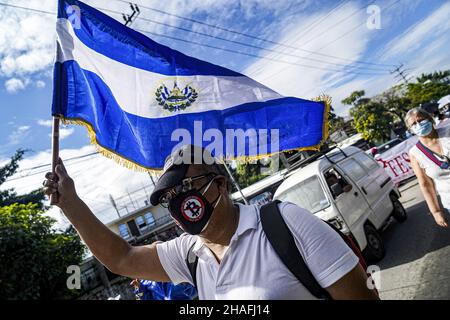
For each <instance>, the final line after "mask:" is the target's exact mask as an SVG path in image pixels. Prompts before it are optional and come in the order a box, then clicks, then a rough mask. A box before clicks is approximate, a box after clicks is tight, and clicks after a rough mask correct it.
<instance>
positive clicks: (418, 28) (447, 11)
mask: <svg viewBox="0 0 450 320" xmlns="http://www.w3.org/2000/svg"><path fill="white" fill-rule="evenodd" d="M449 16H450V2H448V1H447V2H445V3H444V4H443V5H442V6H441V7H439V8H437V9H436V10H435V11H434V12H433V13H431V14H430V15H429V16H428V17H426V18H425V19H424V20H423V21H420V22H418V23H416V24H415V25H413V26H412V27H410V28H408V29H407V30H406V31H405V32H404V33H403V34H401V35H399V36H397V37H396V38H394V39H392V40H391V41H390V42H389V43H387V44H386V45H385V48H387V51H386V52H385V54H384V55H385V56H386V57H393V56H398V55H401V54H411V53H412V52H415V51H417V50H419V49H421V48H424V47H425V48H426V47H427V46H428V45H429V44H432V43H433V42H434V41H436V40H442V38H444V39H445V38H447V39H448V33H449V32H450V19H448V17H449ZM447 43H448V42H447Z"/></svg>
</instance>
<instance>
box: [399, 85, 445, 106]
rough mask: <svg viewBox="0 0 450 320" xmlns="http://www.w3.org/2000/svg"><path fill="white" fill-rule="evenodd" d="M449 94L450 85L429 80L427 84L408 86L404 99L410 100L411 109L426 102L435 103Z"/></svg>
mask: <svg viewBox="0 0 450 320" xmlns="http://www.w3.org/2000/svg"><path fill="white" fill-rule="evenodd" d="M448 94H450V85H449V84H448V83H445V82H440V81H435V82H433V81H432V80H430V81H429V82H416V83H410V84H408V89H407V92H406V97H407V98H408V99H409V100H411V105H412V107H418V106H419V105H420V104H423V103H427V102H432V101H434V102H436V101H438V100H439V99H440V98H442V97H444V96H446V95H448Z"/></svg>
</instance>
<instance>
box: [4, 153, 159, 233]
mask: <svg viewBox="0 0 450 320" xmlns="http://www.w3.org/2000/svg"><path fill="white" fill-rule="evenodd" d="M93 152H95V148H94V147H93V146H85V147H82V148H79V149H62V150H61V151H60V157H61V158H62V159H63V161H65V165H66V168H67V171H68V173H69V175H70V176H71V177H72V178H73V179H74V181H75V186H76V189H77V193H78V194H79V196H80V197H81V199H83V201H84V202H85V203H86V204H87V205H88V206H89V207H90V208H91V210H92V211H93V212H94V214H96V215H97V217H98V218H99V219H101V220H102V221H103V222H108V221H111V220H113V219H115V218H117V212H116V211H115V210H114V208H113V207H112V205H111V202H110V199H109V195H110V194H111V195H112V196H113V197H114V199H115V200H116V202H117V205H118V206H119V207H120V208H121V209H120V213H121V215H124V214H126V213H127V212H128V211H129V212H131V211H132V210H134V209H135V205H136V206H143V205H144V201H145V200H146V199H148V198H147V196H148V195H149V194H150V192H151V190H152V188H153V186H152V183H151V180H150V178H149V176H148V174H147V173H143V172H135V171H132V170H129V169H126V168H124V167H122V166H120V165H118V164H117V163H115V162H114V161H113V160H110V159H108V158H106V157H103V156H101V155H93V156H90V157H86V158H82V159H74V160H71V161H68V160H67V159H70V158H74V157H79V156H80V155H86V154H90V153H93ZM6 161H7V159H0V163H3V162H6ZM50 162H51V151H50V150H47V151H42V152H39V153H37V154H34V155H28V156H27V154H26V157H25V159H23V160H22V161H21V162H20V167H19V169H18V171H21V170H24V169H28V168H33V167H36V166H40V165H43V164H49V163H50ZM46 170H48V171H50V166H47V167H43V168H38V169H34V170H25V171H22V172H19V173H17V174H16V175H14V176H13V177H11V178H10V179H15V180H11V181H7V182H5V183H4V184H3V185H1V186H0V189H2V190H4V189H9V188H15V189H16V190H17V192H18V193H19V194H24V193H27V192H30V191H32V190H35V189H37V188H40V187H41V186H42V181H43V180H44V179H45V177H44V176H45V173H46V172H47V171H46ZM35 173H37V174H35ZM20 177H22V178H20ZM16 178H19V179H16ZM144 187H145V190H144V189H143V188H144ZM138 189H142V190H140V191H137V192H134V191H136V190H138ZM128 193H130V195H131V198H132V199H133V203H131V201H130V197H129V196H128ZM124 206H127V208H125V207H124ZM50 213H51V216H52V217H55V218H57V219H58V220H59V222H60V223H66V222H64V219H61V218H60V217H59V210H58V209H57V207H53V208H52V210H50ZM59 227H62V226H61V225H60V226H59Z"/></svg>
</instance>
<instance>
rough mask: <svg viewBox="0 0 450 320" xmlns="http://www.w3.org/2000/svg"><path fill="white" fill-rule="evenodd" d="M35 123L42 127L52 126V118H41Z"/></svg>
mask: <svg viewBox="0 0 450 320" xmlns="http://www.w3.org/2000/svg"><path fill="white" fill-rule="evenodd" d="M37 124H38V125H40V126H43V127H50V128H51V127H52V125H53V121H52V120H43V119H39V120H38V121H37Z"/></svg>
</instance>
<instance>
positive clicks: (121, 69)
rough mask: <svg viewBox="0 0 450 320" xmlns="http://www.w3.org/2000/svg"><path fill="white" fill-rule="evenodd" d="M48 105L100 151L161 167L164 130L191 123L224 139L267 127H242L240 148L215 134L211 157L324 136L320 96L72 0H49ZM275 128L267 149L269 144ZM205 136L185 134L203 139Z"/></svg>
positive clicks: (299, 145) (168, 144) (167, 148)
mask: <svg viewBox="0 0 450 320" xmlns="http://www.w3.org/2000/svg"><path fill="white" fill-rule="evenodd" d="M299 76H301V75H299ZM299 89H301V88H299ZM52 114H53V116H59V117H60V118H61V119H64V120H66V121H68V122H74V123H80V124H83V125H85V126H86V127H87V128H88V130H89V133H90V136H91V139H92V142H93V143H95V144H96V145H97V146H98V147H99V149H100V150H101V151H102V152H103V153H104V154H109V155H110V156H112V155H113V156H114V157H117V156H118V157H119V158H120V159H121V160H122V162H123V163H126V164H128V165H131V166H135V167H139V168H145V169H161V168H162V167H163V165H164V160H165V158H166V157H167V156H168V155H169V154H170V152H171V151H172V149H173V147H175V146H176V145H179V140H175V141H172V138H173V137H172V133H173V132H174V131H175V130H176V129H185V132H188V133H191V134H192V137H194V134H195V132H194V131H195V130H196V129H198V125H199V123H200V124H201V130H202V132H205V136H206V132H208V131H207V130H208V129H213V130H215V131H213V132H216V133H217V132H219V133H222V134H223V137H224V138H223V139H224V140H225V137H226V133H227V130H228V131H232V130H244V131H246V132H247V130H256V131H258V130H262V131H264V130H266V132H267V136H263V137H261V135H260V136H253V135H249V136H248V137H247V140H246V141H247V142H248V147H246V148H244V149H243V150H242V149H239V148H236V150H234V151H229V150H228V151H227V150H226V147H225V146H226V145H227V142H226V141H222V142H223V146H224V148H223V151H218V150H214V153H216V154H215V155H216V156H218V157H221V156H227V157H228V158H238V157H242V156H247V157H254V156H258V155H261V154H271V153H274V152H278V151H285V150H293V149H317V148H318V146H319V145H320V144H321V143H322V142H323V141H324V140H325V139H326V138H327V137H326V136H327V129H326V128H327V123H326V122H327V114H328V104H326V103H324V102H315V101H309V100H303V99H298V98H292V97H283V96H281V95H280V94H278V93H277V92H275V91H273V90H271V89H269V88H267V87H265V86H264V85H262V84H260V83H258V82H256V81H254V80H252V79H250V78H248V77H246V76H244V75H242V74H240V73H237V72H234V71H232V70H229V69H226V68H223V67H220V66H217V65H214V64H212V63H208V62H205V61H202V60H199V59H196V58H193V57H189V56H186V55H184V54H182V53H181V52H178V51H176V50H172V49H170V48H169V47H166V46H163V45H161V44H159V43H157V42H155V41H153V40H151V39H149V38H148V37H146V36H144V35H142V34H141V33H138V32H136V31H134V30H132V29H130V28H128V27H126V26H124V25H122V24H121V23H119V22H118V21H116V20H114V19H112V18H110V17H109V16H107V15H105V14H103V13H101V12H100V11H98V10H96V9H94V8H92V7H90V6H88V5H86V4H84V3H83V2H81V1H76V0H59V6H58V20H57V59H56V63H55V69H54V95H53V107H52ZM276 130H278V137H279V145H278V146H276V148H277V150H275V149H274V146H273V145H272V144H271V141H273V139H274V137H273V135H275V134H274V133H273V132H276ZM210 132H211V131H210ZM178 139H180V138H179V137H178ZM209 139H210V141H208V139H207V138H206V139H205V138H200V140H198V137H197V138H196V140H195V141H191V142H192V143H194V144H197V145H200V144H201V145H202V146H203V147H207V148H208V147H209V146H210V144H211V143H212V142H211V141H212V140H213V139H212V138H211V137H209ZM228 142H229V141H228ZM252 146H257V147H258V148H252Z"/></svg>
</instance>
